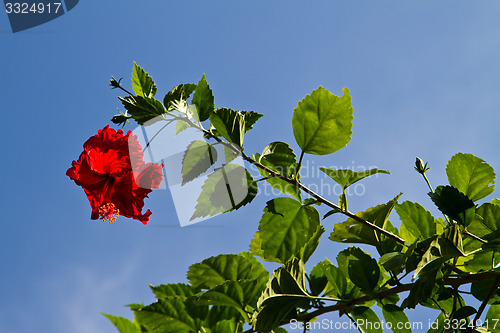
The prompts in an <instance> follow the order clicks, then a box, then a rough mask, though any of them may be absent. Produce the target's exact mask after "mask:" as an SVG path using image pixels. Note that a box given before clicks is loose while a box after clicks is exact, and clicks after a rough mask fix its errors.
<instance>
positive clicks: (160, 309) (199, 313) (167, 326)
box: [134, 297, 208, 333]
mask: <svg viewBox="0 0 500 333" xmlns="http://www.w3.org/2000/svg"><path fill="white" fill-rule="evenodd" d="M134 313H135V316H136V318H137V321H138V322H139V324H140V325H142V326H144V327H146V328H147V329H148V330H150V331H153V332H154V331H156V332H164V333H188V332H192V331H194V332H197V331H198V330H199V329H200V328H201V327H202V323H203V319H204V317H206V315H207V313H208V307H207V306H199V305H194V304H193V303H192V302H191V301H190V300H186V299H185V298H182V297H172V298H163V299H159V300H158V301H157V302H155V303H153V304H151V305H148V306H145V307H142V308H140V309H138V310H134Z"/></svg>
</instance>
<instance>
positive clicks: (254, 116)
mask: <svg viewBox="0 0 500 333" xmlns="http://www.w3.org/2000/svg"><path fill="white" fill-rule="evenodd" d="M239 112H240V113H241V114H242V115H243V119H244V120H245V132H248V131H249V130H251V129H252V128H253V125H254V124H255V123H256V122H257V120H259V119H260V118H261V117H263V116H264V115H262V114H260V113H257V112H255V111H239Z"/></svg>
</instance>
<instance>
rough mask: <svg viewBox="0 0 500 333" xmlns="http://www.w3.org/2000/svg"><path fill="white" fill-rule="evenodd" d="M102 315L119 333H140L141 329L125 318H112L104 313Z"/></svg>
mask: <svg viewBox="0 0 500 333" xmlns="http://www.w3.org/2000/svg"><path fill="white" fill-rule="evenodd" d="M102 315H103V316H105V317H106V318H108V319H109V321H111V322H112V323H113V325H115V327H116V328H117V329H118V331H120V333H141V327H140V326H139V325H138V324H137V323H134V322H132V321H130V320H128V319H127V318H123V317H117V316H112V315H110V314H106V313H102Z"/></svg>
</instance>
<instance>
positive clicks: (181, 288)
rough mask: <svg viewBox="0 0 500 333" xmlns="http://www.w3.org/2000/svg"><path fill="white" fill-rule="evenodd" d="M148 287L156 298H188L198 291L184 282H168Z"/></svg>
mask: <svg viewBox="0 0 500 333" xmlns="http://www.w3.org/2000/svg"><path fill="white" fill-rule="evenodd" d="M149 287H150V288H151V290H152V291H153V293H154V294H155V296H156V298H158V299H160V298H167V297H176V296H183V297H185V298H189V297H191V296H193V295H195V294H196V293H197V292H199V291H200V290H199V289H195V288H193V287H192V286H190V285H188V284H185V283H169V284H161V285H159V286H149Z"/></svg>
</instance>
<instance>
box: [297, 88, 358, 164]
mask: <svg viewBox="0 0 500 333" xmlns="http://www.w3.org/2000/svg"><path fill="white" fill-rule="evenodd" d="M342 92H343V93H344V95H343V96H341V97H337V96H335V95H334V94H332V93H331V92H329V91H328V90H326V89H325V88H323V87H321V86H320V87H318V88H317V89H316V90H314V91H313V92H312V93H311V94H310V95H307V96H306V97H304V99H302V101H300V102H299V103H298V104H297V107H296V108H295V110H294V111H293V117H292V127H293V135H294V136H295V141H297V144H298V145H299V147H300V148H301V149H302V151H304V152H305V153H308V154H315V155H326V154H331V153H333V152H335V151H337V150H339V149H341V148H343V147H345V146H346V145H347V143H348V142H349V141H350V140H351V133H352V131H351V128H352V119H353V117H352V107H351V97H350V96H349V89H347V88H344V89H342Z"/></svg>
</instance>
